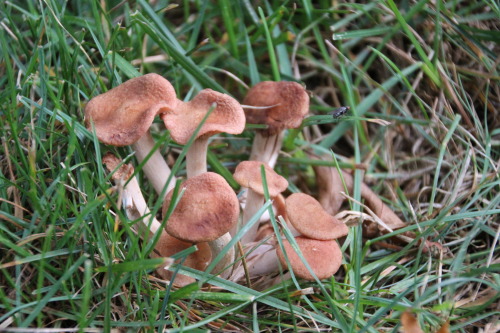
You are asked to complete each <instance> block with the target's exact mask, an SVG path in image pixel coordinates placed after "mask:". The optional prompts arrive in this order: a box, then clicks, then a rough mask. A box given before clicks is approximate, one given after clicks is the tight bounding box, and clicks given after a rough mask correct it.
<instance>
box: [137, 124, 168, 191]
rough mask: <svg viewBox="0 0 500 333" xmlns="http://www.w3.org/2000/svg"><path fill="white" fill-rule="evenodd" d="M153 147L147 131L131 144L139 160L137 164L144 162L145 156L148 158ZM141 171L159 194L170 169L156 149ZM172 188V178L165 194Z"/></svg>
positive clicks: (153, 143) (153, 144)
mask: <svg viewBox="0 0 500 333" xmlns="http://www.w3.org/2000/svg"><path fill="white" fill-rule="evenodd" d="M154 146H155V141H154V140H153V138H152V137H151V134H150V133H149V131H148V132H146V134H144V135H143V136H142V137H141V138H140V139H139V140H137V141H136V142H135V143H134V144H132V149H134V151H135V156H136V157H137V159H138V160H139V163H142V161H144V159H145V158H146V156H148V154H149V153H150V152H151V151H152V150H153V149H154ZM142 170H143V171H144V173H145V174H146V177H148V179H149V180H150V182H151V184H152V185H153V187H154V189H155V191H156V193H158V194H161V193H162V191H163V188H164V187H165V184H166V183H167V180H168V177H170V168H169V167H168V164H167V162H165V159H164V158H163V156H162V155H161V153H160V151H159V150H158V149H156V150H155V151H154V152H153V153H152V154H151V156H150V157H149V159H148V160H147V161H146V163H145V164H144V166H143V168H142ZM174 186H175V178H172V179H171V180H170V182H169V184H168V187H167V189H166V191H165V194H167V193H168V192H169V191H170V190H171V189H173V188H174Z"/></svg>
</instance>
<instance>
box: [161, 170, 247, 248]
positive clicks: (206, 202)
mask: <svg viewBox="0 0 500 333" xmlns="http://www.w3.org/2000/svg"><path fill="white" fill-rule="evenodd" d="M181 189H184V193H183V195H182V198H181V199H180V200H179V202H178V204H177V206H176V207H175V209H174V211H173V213H172V215H171V216H170V218H169V219H168V221H167V225H166V227H165V228H166V230H167V232H168V233H169V234H170V235H172V236H174V237H176V238H178V239H181V240H183V241H185V242H191V243H199V242H210V241H213V240H216V239H217V238H219V237H221V236H222V235H224V234H225V233H226V232H228V231H229V230H230V229H231V228H232V227H233V226H234V225H235V224H236V222H237V220H238V216H239V213H240V206H239V201H238V197H237V196H236V194H235V193H234V191H233V189H232V188H231V186H229V184H228V183H227V182H226V180H225V179H224V178H223V177H222V176H220V175H218V174H216V173H213V172H206V173H203V174H201V175H199V176H196V177H193V178H190V179H188V180H186V181H185V182H184V183H183V184H182V185H181ZM172 194H173V190H172V191H170V192H169V193H168V194H167V197H166V198H165V202H164V203H163V207H162V208H163V215H165V214H166V213H167V210H168V208H169V205H170V202H171V200H172Z"/></svg>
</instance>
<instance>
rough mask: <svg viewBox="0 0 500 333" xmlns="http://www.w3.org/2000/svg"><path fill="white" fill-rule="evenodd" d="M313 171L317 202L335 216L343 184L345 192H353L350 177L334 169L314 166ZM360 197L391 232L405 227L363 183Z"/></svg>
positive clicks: (339, 204)
mask: <svg viewBox="0 0 500 333" xmlns="http://www.w3.org/2000/svg"><path fill="white" fill-rule="evenodd" d="M314 171H315V172H316V175H317V177H318V187H319V202H320V203H321V205H322V206H323V207H324V209H325V210H326V211H327V212H328V213H330V214H332V215H333V214H337V213H338V210H339V208H340V206H341V205H342V202H343V201H344V197H343V196H342V194H341V192H344V191H345V189H344V183H345V186H346V188H347V191H349V192H351V193H352V192H353V190H354V179H353V177H352V175H351V174H350V173H348V172H345V171H342V175H340V174H339V172H338V171H337V169H336V168H332V167H325V166H316V167H314ZM342 179H343V181H342ZM361 197H362V198H363V199H364V200H365V202H366V205H367V206H368V207H369V208H370V209H371V210H372V211H373V213H374V214H375V215H376V216H378V217H379V218H380V219H381V220H382V221H383V222H384V223H385V224H386V225H387V226H388V227H389V228H391V229H392V230H395V229H400V228H404V227H406V226H407V224H406V223H404V222H403V221H402V220H401V219H400V218H399V217H398V216H397V215H396V213H394V211H393V210H392V209H390V208H389V207H388V206H387V205H386V204H385V203H384V202H383V201H382V199H380V198H379V197H378V196H377V194H376V193H375V192H373V191H372V190H371V189H370V187H369V186H368V185H366V184H365V183H361Z"/></svg>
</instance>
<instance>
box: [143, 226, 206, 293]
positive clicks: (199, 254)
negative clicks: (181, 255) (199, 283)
mask: <svg viewBox="0 0 500 333" xmlns="http://www.w3.org/2000/svg"><path fill="white" fill-rule="evenodd" d="M192 245H193V244H192V243H188V242H183V241H181V240H179V239H177V238H175V237H172V236H170V235H169V234H168V233H166V232H163V233H162V234H161V236H160V239H159V240H158V243H157V244H156V247H155V249H154V251H153V252H152V254H151V257H153V258H158V257H170V256H172V255H174V254H176V253H178V252H180V251H183V250H185V249H187V248H189V247H190V246H192ZM196 246H197V247H198V251H196V252H193V253H191V254H189V255H188V256H187V257H186V260H184V262H183V263H182V265H183V266H186V267H191V268H194V269H197V270H199V271H204V270H205V268H207V266H208V264H209V263H210V261H212V252H211V251H210V247H209V246H208V244H207V243H198V244H196ZM176 263H180V260H177V261H176ZM156 271H157V273H158V275H159V276H161V277H162V278H163V279H166V280H170V279H171V278H172V274H173V272H171V271H169V270H166V269H164V267H160V268H158V269H157V270H156ZM193 282H195V279H194V278H192V277H189V276H186V275H182V274H177V276H176V278H175V284H177V285H180V286H185V285H187V284H190V283H193Z"/></svg>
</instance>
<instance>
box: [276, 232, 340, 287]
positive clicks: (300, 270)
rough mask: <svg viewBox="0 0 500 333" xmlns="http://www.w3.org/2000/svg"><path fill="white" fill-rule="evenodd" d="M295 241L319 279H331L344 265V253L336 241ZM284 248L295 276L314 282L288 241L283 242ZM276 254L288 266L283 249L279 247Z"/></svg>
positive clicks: (307, 239) (300, 239)
mask: <svg viewBox="0 0 500 333" xmlns="http://www.w3.org/2000/svg"><path fill="white" fill-rule="evenodd" d="M295 241H296V242H297V245H298V246H299V248H300V251H301V252H302V255H303V256H304V259H305V260H306V261H307V262H308V264H309V266H310V267H311V269H312V271H313V272H314V274H316V276H317V277H318V279H320V280H323V279H326V278H329V277H330V276H332V275H333V274H335V273H336V272H337V271H338V270H339V268H340V265H342V252H341V251H340V247H339V245H338V244H337V242H336V241H335V240H327V241H322V240H316V239H310V238H306V237H295ZM283 247H284V249H285V252H286V254H287V256H288V260H289V261H290V265H291V267H292V270H293V272H294V273H295V275H297V276H298V277H301V278H303V279H306V280H309V281H313V280H314V277H313V276H312V275H311V273H310V272H309V270H308V269H307V268H306V266H305V265H304V263H303V262H302V260H301V259H300V257H299V256H298V254H297V253H296V252H295V250H294V249H293V248H292V245H291V244H290V243H289V242H288V241H287V240H283ZM276 253H277V254H278V258H279V260H280V262H281V264H282V265H283V266H286V265H287V262H286V260H285V257H284V255H283V252H282V251H281V248H279V247H278V249H277V251H276Z"/></svg>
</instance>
